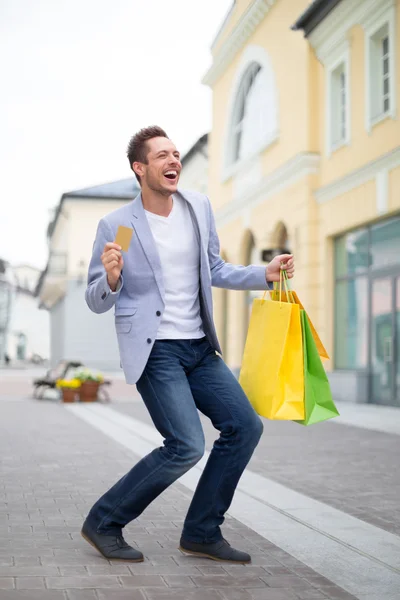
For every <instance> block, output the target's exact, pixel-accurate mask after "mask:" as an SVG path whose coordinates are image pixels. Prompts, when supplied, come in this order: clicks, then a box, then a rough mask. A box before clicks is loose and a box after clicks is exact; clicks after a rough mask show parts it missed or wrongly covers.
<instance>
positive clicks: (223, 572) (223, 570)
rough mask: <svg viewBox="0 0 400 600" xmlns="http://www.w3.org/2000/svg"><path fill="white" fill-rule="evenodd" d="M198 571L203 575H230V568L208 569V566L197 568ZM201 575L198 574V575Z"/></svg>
mask: <svg viewBox="0 0 400 600" xmlns="http://www.w3.org/2000/svg"><path fill="white" fill-rule="evenodd" d="M196 568H197V569H198V571H200V573H201V574H202V575H226V574H227V573H229V571H228V568H229V567H207V566H200V567H196ZM198 574H199V573H197V575H198ZM264 575H265V571H264Z"/></svg>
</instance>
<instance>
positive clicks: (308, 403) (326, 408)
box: [295, 310, 339, 425]
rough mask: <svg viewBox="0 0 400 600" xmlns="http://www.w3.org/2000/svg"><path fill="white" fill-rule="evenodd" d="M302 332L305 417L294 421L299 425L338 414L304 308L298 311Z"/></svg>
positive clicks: (309, 423) (317, 421)
mask: <svg viewBox="0 0 400 600" xmlns="http://www.w3.org/2000/svg"><path fill="white" fill-rule="evenodd" d="M300 317H301V328H302V332H303V356H304V408H305V418H304V419H303V420H301V421H297V420H296V421H295V423H300V424H301V425H313V424H314V423H319V422H320V421H326V420H327V419H332V418H333V417H337V416H338V415H339V411H338V410H337V408H336V406H335V404H334V402H333V399H332V393H331V389H330V386H329V381H328V377H327V375H326V372H325V369H324V366H323V364H322V361H321V358H320V356H319V354H318V349H317V345H316V343H315V340H314V337H313V333H312V330H311V327H310V323H309V321H308V317H307V314H306V312H305V311H304V310H301V311H300Z"/></svg>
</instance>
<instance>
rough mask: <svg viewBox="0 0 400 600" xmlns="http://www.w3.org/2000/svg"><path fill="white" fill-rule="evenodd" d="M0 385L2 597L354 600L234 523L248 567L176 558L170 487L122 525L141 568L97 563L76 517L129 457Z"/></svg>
mask: <svg viewBox="0 0 400 600" xmlns="http://www.w3.org/2000/svg"><path fill="white" fill-rule="evenodd" d="M1 385H2V398H3V399H2V401H1V403H0V456H1V479H0V482H1V483H0V534H1V543H0V599H1V600H20V599H21V600H22V599H26V600H61V599H62V600H95V599H97V600H125V599H126V600H128V599H129V600H161V599H172V598H173V599H175V600H224V599H225V600H296V599H297V600H323V599H324V600H326V599H327V598H329V599H331V600H346V599H350V598H354V596H352V595H350V594H348V593H347V592H345V591H343V590H342V589H341V588H339V587H337V586H335V585H333V584H332V583H331V582H330V581H329V580H327V579H325V578H323V577H321V576H320V575H319V574H318V573H316V572H315V571H313V570H312V569H310V568H309V567H307V566H306V565H304V564H303V563H302V562H300V561H298V560H296V559H295V558H293V557H292V556H290V555H289V554H287V553H286V552H284V551H282V550H281V549H280V548H278V547H276V546H274V545H273V544H272V543H270V542H269V541H268V540H266V539H265V538H264V537H262V536H260V535H258V533H256V532H255V531H253V530H251V529H249V528H248V527H246V526H245V525H243V524H241V523H239V522H237V521H236V520H235V519H233V518H228V519H227V521H226V524H225V525H224V533H225V535H226V537H227V538H228V539H229V540H230V541H231V542H232V543H234V544H237V545H238V546H240V548H242V549H244V550H247V551H249V552H251V554H252V558H253V562H252V565H251V566H250V565H249V566H223V565H219V564H217V563H213V562H211V561H209V560H207V559H201V558H200V559H197V558H193V557H187V556H183V555H182V554H181V553H180V552H179V550H178V549H177V545H178V542H179V536H180V530H181V526H182V521H183V517H184V515H185V512H186V510H187V507H188V505H189V502H190V494H189V493H188V492H187V490H186V488H184V487H183V486H182V485H181V484H179V483H177V484H175V485H174V486H172V487H171V488H170V489H169V490H168V491H167V492H165V493H164V494H162V496H161V497H160V498H159V499H158V500H157V501H156V502H154V503H153V504H152V506H151V507H150V508H149V509H148V510H147V511H146V512H145V513H144V514H143V515H142V517H141V518H140V519H138V521H137V522H136V523H135V524H130V525H129V526H128V527H127V528H126V538H127V539H128V541H130V542H131V543H133V544H135V545H137V546H138V547H140V549H141V550H142V551H143V553H144V554H145V557H146V560H145V562H144V563H143V564H139V565H137V564H136V565H135V564H133V565H129V564H125V563H111V562H109V561H106V560H105V559H104V558H102V557H101V556H100V555H99V554H97V553H96V551H95V550H94V549H93V548H91V547H90V546H89V545H88V544H87V543H86V542H85V541H84V540H83V539H82V538H81V536H80V533H79V531H80V527H81V524H82V520H83V518H84V517H85V515H86V513H87V511H88V509H89V508H90V506H91V504H92V503H93V502H94V501H95V500H96V499H97V497H98V496H99V495H100V494H101V493H102V492H103V491H104V490H105V489H106V488H107V487H108V486H110V485H111V484H112V483H113V482H114V481H115V480H116V479H117V478H118V477H120V476H121V475H123V474H124V473H125V472H126V471H127V470H128V469H129V468H130V467H131V465H132V464H133V463H134V462H135V461H136V460H137V457H136V456H134V455H133V453H132V452H130V451H128V450H126V449H124V448H123V447H122V446H120V445H119V444H117V443H116V442H115V441H113V440H112V439H110V438H109V437H108V436H106V435H104V434H102V433H101V432H100V431H98V430H96V429H94V428H93V427H91V426H90V425H88V424H87V423H85V422H84V421H82V420H80V419H78V418H77V417H76V416H75V415H74V414H72V413H71V412H69V411H67V410H65V408H64V407H63V405H61V404H55V403H52V402H45V401H41V402H40V401H34V400H25V399H22V397H27V395H28V394H22V396H21V397H17V395H16V394H15V395H14V397H12V398H10V399H9V400H7V399H6V394H5V395H4V386H5V385H6V384H5V382H4V380H2V381H1ZM253 467H254V465H253Z"/></svg>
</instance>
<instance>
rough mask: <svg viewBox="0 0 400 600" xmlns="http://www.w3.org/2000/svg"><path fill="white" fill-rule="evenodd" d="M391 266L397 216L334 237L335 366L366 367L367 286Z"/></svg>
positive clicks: (399, 261)
mask: <svg viewBox="0 0 400 600" xmlns="http://www.w3.org/2000/svg"><path fill="white" fill-rule="evenodd" d="M394 265H400V217H395V218H391V219H387V220H385V221H382V222H380V223H377V224H376V225H372V226H371V227H363V228H362V229H357V230H356V231H352V232H350V233H347V234H345V235H343V236H341V237H340V238H337V239H336V240H335V279H336V282H335V336H334V338H335V366H336V368H338V369H365V368H367V367H368V344H369V337H368V330H369V327H370V322H371V321H370V319H371V315H370V314H369V308H368V306H369V286H370V285H372V282H373V281H375V280H376V275H377V274H380V272H381V271H382V269H385V268H387V267H391V266H394ZM376 285H378V288H379V284H376ZM382 290H383V288H382ZM387 300H388V301H390V298H388V299H387Z"/></svg>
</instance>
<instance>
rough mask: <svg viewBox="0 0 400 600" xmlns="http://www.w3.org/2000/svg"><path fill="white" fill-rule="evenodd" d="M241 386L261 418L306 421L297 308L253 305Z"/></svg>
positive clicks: (264, 303)
mask: <svg viewBox="0 0 400 600" xmlns="http://www.w3.org/2000/svg"><path fill="white" fill-rule="evenodd" d="M281 285H282V283H281ZM281 291H282V290H281ZM264 296H265V295H264ZM239 383H240V384H241V386H242V388H243V389H244V391H245V393H246V395H247V397H248V398H249V400H250V402H251V404H252V406H253V408H254V410H255V411H256V412H257V413H258V414H259V415H261V416H263V417H267V418H268V419H276V420H280V419H282V420H297V419H304V366H303V344H302V331H301V320H300V307H299V306H298V305H297V304H294V303H286V302H283V301H282V302H271V300H265V299H256V300H254V301H253V308H252V312H251V317H250V325H249V330H248V334H247V340H246V346H245V349H244V354H243V361H242V368H241V371H240V376H239ZM300 415H301V416H300Z"/></svg>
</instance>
